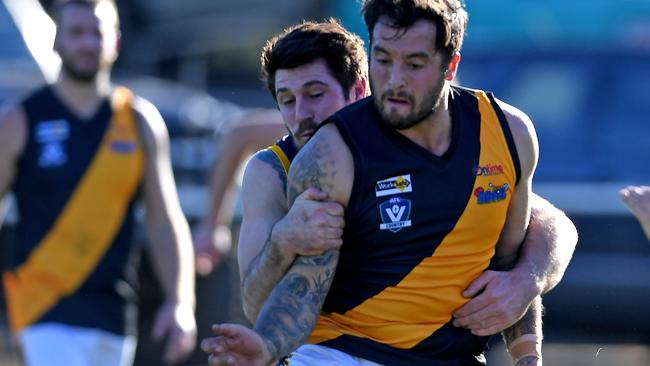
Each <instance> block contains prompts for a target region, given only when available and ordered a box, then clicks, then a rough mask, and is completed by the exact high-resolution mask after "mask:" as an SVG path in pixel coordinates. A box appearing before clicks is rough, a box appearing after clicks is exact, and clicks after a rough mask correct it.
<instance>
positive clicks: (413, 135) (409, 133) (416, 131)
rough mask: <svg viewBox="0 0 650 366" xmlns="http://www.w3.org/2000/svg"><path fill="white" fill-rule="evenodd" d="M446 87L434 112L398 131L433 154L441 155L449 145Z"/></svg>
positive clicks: (449, 117)
mask: <svg viewBox="0 0 650 366" xmlns="http://www.w3.org/2000/svg"><path fill="white" fill-rule="evenodd" d="M447 94H448V89H445V91H444V92H443V95H442V99H441V101H440V105H439V106H438V108H436V110H435V112H434V113H432V114H431V115H429V116H428V117H426V118H425V119H424V120H422V121H421V122H420V123H418V124H417V125H415V126H413V127H411V128H408V129H406V130H400V131H399V132H400V133H401V134H402V135H404V136H406V137H408V138H409V139H410V140H412V141H413V142H415V143H416V144H418V145H420V146H422V147H423V148H425V149H427V150H429V151H431V153H433V154H434V155H438V156H441V155H443V154H444V153H445V152H446V151H447V149H449V146H450V145H451V132H452V123H451V121H452V119H451V113H452V111H451V109H450V107H449V99H448V98H447Z"/></svg>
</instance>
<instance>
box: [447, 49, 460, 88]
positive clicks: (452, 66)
mask: <svg viewBox="0 0 650 366" xmlns="http://www.w3.org/2000/svg"><path fill="white" fill-rule="evenodd" d="M459 64H460V52H456V53H454V54H453V55H451V59H450V60H449V63H448V64H447V68H446V69H445V73H444V77H445V80H447V81H452V80H454V78H455V77H456V73H457V72H458V65H459Z"/></svg>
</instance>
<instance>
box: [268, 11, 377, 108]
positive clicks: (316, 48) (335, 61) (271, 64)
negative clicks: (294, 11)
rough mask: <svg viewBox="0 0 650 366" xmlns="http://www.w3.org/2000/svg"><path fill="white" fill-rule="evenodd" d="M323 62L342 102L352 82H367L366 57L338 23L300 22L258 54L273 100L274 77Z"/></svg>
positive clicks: (357, 40)
mask: <svg viewBox="0 0 650 366" xmlns="http://www.w3.org/2000/svg"><path fill="white" fill-rule="evenodd" d="M319 59H323V60H324V61H325V63H326V65H327V67H328V68H329V71H330V72H331V73H332V76H334V78H335V79H336V80H337V81H338V83H339V84H340V85H341V88H342V89H343V94H344V95H345V97H346V99H347V97H348V91H349V90H350V88H351V87H352V85H353V84H354V82H355V81H356V80H357V79H359V78H363V79H364V80H367V79H368V57H367V55H366V51H365V49H364V44H363V41H362V40H361V38H360V37H359V36H357V35H356V34H354V33H351V32H349V31H347V30H346V29H345V28H343V26H341V24H339V22H338V21H336V20H334V19H329V20H327V21H324V22H320V23H316V22H303V23H301V24H298V25H295V26H292V27H289V28H287V29H285V30H284V31H282V33H280V34H278V35H277V36H275V37H273V38H271V39H270V40H269V41H268V42H267V43H266V45H265V46H264V49H263V50H262V57H261V61H262V68H261V73H262V81H263V82H264V83H265V84H266V87H267V88H268V89H269V91H270V92H271V94H273V98H274V99H275V98H276V95H275V73H276V72H277V71H278V70H280V69H294V68H297V67H300V66H302V65H305V64H308V63H311V62H314V61H316V60H319Z"/></svg>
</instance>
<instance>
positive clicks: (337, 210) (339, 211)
mask: <svg viewBox="0 0 650 366" xmlns="http://www.w3.org/2000/svg"><path fill="white" fill-rule="evenodd" d="M325 208H326V209H327V213H328V214H330V215H333V216H343V215H344V214H345V209H344V208H343V206H342V205H341V204H339V203H336V202H327V203H326V204H325Z"/></svg>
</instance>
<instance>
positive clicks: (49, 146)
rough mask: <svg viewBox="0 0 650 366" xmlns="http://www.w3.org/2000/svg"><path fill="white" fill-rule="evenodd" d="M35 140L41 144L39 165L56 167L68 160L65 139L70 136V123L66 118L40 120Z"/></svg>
mask: <svg viewBox="0 0 650 366" xmlns="http://www.w3.org/2000/svg"><path fill="white" fill-rule="evenodd" d="M34 133H35V136H34V138H35V140H36V142H37V143H38V144H39V146H40V154H39V156H38V165H39V166H40V167H42V168H55V167H59V166H61V165H63V164H65V163H66V162H67V161H68V155H67V153H66V150H65V144H64V143H65V141H66V140H67V139H68V137H70V125H69V123H68V121H67V120H65V119H58V120H50V121H42V122H38V123H37V124H36V127H35V131H34Z"/></svg>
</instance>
